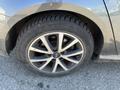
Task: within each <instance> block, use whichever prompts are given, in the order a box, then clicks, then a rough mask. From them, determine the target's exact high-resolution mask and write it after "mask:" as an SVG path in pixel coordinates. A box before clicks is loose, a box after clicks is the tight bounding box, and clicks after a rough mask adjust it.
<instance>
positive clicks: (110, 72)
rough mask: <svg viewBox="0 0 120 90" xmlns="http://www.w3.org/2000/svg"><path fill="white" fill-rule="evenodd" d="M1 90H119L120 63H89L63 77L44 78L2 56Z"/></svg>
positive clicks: (0, 70)
mask: <svg viewBox="0 0 120 90" xmlns="http://www.w3.org/2000/svg"><path fill="white" fill-rule="evenodd" d="M0 90H120V63H113V62H111V63H95V62H93V63H90V64H86V65H84V67H82V69H80V70H78V71H77V72H74V73H73V74H70V75H67V76H63V77H55V78H52V77H43V76H40V75H39V74H36V73H34V72H32V71H30V70H28V69H27V68H26V66H25V65H24V64H23V63H22V62H20V61H18V60H16V59H13V58H10V57H3V56H0Z"/></svg>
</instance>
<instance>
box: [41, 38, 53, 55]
mask: <svg viewBox="0 0 120 90" xmlns="http://www.w3.org/2000/svg"><path fill="white" fill-rule="evenodd" d="M40 39H41V41H42V42H43V44H44V45H45V47H46V48H47V50H48V52H49V53H51V54H53V51H52V49H51V47H50V46H51V45H50V43H49V42H48V41H47V39H46V38H45V36H42V37H41V38H40Z"/></svg>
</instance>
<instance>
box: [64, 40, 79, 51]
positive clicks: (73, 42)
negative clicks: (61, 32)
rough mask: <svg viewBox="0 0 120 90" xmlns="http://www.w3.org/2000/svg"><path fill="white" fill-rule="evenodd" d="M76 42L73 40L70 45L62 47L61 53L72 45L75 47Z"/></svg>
mask: <svg viewBox="0 0 120 90" xmlns="http://www.w3.org/2000/svg"><path fill="white" fill-rule="evenodd" d="M77 42H78V40H77V39H74V40H73V41H72V42H71V43H70V44H68V45H67V46H66V47H64V48H63V49H62V52H63V51H65V50H67V49H69V48H70V47H72V46H73V45H75V44H76V43H77Z"/></svg>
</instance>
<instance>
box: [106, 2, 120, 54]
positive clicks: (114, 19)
mask: <svg viewBox="0 0 120 90" xmlns="http://www.w3.org/2000/svg"><path fill="white" fill-rule="evenodd" d="M105 3H106V6H107V9H108V12H109V15H110V19H111V24H112V27H113V30H114V34H115V39H116V45H117V50H118V54H120V0H105Z"/></svg>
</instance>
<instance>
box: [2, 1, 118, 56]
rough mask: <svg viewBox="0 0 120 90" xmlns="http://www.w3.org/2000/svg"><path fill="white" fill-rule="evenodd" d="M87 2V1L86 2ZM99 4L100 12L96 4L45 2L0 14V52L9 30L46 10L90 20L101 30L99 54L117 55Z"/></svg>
mask: <svg viewBox="0 0 120 90" xmlns="http://www.w3.org/2000/svg"><path fill="white" fill-rule="evenodd" d="M88 1H89V0H88ZM94 1H95V0H93V1H92V0H91V2H94ZM98 1H100V2H101V3H102V4H101V7H102V8H101V9H102V12H101V11H100V10H99V8H97V2H96V3H95V2H94V4H95V5H96V8H97V9H96V8H92V7H91V6H90V7H89V6H88V7H87V6H86V5H82V4H81V3H79V4H78V5H77V4H74V3H72V4H71V3H69V2H68V3H66V2H65V3H64V2H62V3H60V2H55V3H54V2H52V3H51V2H50V3H48V2H45V3H40V4H34V5H28V6H26V7H24V8H19V11H16V12H14V14H12V15H11V14H10V15H9V14H3V13H1V14H0V17H3V18H4V19H3V21H1V22H0V44H1V45H0V50H1V51H2V52H6V47H5V40H6V37H7V34H8V32H9V30H11V28H12V27H13V26H14V25H15V24H16V23H17V22H19V21H20V20H22V19H24V18H26V17H28V16H30V15H32V14H35V13H39V12H42V11H48V10H64V11H71V12H75V13H78V14H81V15H83V16H86V17H87V18H89V19H91V20H92V21H93V22H95V23H96V24H97V25H98V27H99V28H100V29H101V31H102V33H103V37H104V47H103V49H102V52H101V54H102V55H117V51H116V48H115V43H114V37H113V32H112V29H111V25H110V21H109V18H108V13H107V11H106V8H105V6H104V3H103V0H98Z"/></svg>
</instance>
